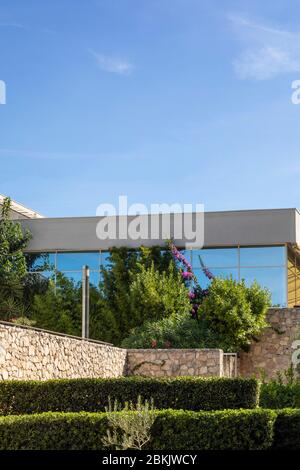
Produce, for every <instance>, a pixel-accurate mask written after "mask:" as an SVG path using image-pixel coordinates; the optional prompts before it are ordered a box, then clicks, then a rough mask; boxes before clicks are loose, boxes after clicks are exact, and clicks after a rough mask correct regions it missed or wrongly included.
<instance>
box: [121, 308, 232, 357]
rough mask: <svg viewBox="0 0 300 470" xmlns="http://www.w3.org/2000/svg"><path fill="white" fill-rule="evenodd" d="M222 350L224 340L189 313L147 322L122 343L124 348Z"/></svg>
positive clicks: (205, 323)
mask: <svg viewBox="0 0 300 470" xmlns="http://www.w3.org/2000/svg"><path fill="white" fill-rule="evenodd" d="M153 345H155V347H157V348H165V347H167V346H168V347H171V348H188V349H189V348H220V349H221V348H222V346H223V345H222V338H220V337H219V336H218V335H217V334H215V333H213V332H212V331H211V330H210V329H209V328H208V325H207V322H205V321H204V320H201V321H198V320H196V319H194V318H192V317H191V315H189V314H187V313H180V314H172V315H170V316H169V317H166V318H162V319H160V320H156V321H146V322H145V323H144V324H143V325H142V326H140V327H137V328H134V329H133V330H132V331H131V334H130V335H129V336H128V337H127V338H125V339H124V340H123V342H122V347H124V348H136V349H139V348H150V347H153Z"/></svg>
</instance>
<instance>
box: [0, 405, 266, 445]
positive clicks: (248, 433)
mask: <svg viewBox="0 0 300 470" xmlns="http://www.w3.org/2000/svg"><path fill="white" fill-rule="evenodd" d="M120 413H122V412H120ZM132 413H134V412H132ZM153 413H155V415H156V420H155V422H154V425H153V426H152V428H151V431H150V433H151V441H150V443H149V445H148V449H154V450H164V449H168V450H169V449H170V450H181V449H185V450H204V449H206V450H209V449H211V450H213V449H267V448H269V447H270V446H271V443H272V431H273V422H274V418H275V413H273V412H271V411H267V410H239V411H234V410H227V411H217V412H192V411H182V410H181V411H173V410H165V411H154V412H153ZM107 430H108V420H107V415H106V413H43V414H39V415H23V416H6V417H0V449H1V450H20V449H21V450H86V449H89V450H101V449H104V444H103V438H104V437H105V435H106V434H107Z"/></svg>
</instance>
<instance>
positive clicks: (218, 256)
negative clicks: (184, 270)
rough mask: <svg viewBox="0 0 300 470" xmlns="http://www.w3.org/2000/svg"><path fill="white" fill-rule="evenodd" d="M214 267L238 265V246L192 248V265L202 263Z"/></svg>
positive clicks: (196, 266)
mask: <svg viewBox="0 0 300 470" xmlns="http://www.w3.org/2000/svg"><path fill="white" fill-rule="evenodd" d="M203 264H204V265H205V266H206V267H209V268H212V267H216V268H220V267H234V266H238V249H237V248H216V249H214V248H209V249H202V250H192V265H193V266H194V267H195V268H199V267H202V265H203Z"/></svg>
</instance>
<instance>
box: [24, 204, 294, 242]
mask: <svg viewBox="0 0 300 470" xmlns="http://www.w3.org/2000/svg"><path fill="white" fill-rule="evenodd" d="M296 216H297V220H298V219H299V214H298V212H297V211H296V210H295V209H273V210H252V211H228V212H206V213H205V214H204V246H206V247H210V246H232V245H270V244H283V243H291V244H295V243H297V241H298V240H299V239H300V233H298V232H299V231H300V223H296ZM162 217H163V218H164V219H166V217H168V216H167V215H163V216H160V218H159V222H158V220H157V221H156V223H160V224H162V222H161V221H162ZM100 220H101V217H68V218H50V219H48V218H44V219H32V220H23V221H22V222H21V223H22V225H23V226H24V227H26V228H29V229H30V231H31V232H32V234H33V238H32V240H31V242H30V244H29V247H28V249H29V250H30V251H51V250H53V251H55V250H58V251H59V250H69V251H72V250H82V251H85V250H100V249H101V250H106V249H108V248H110V247H111V246H127V247H137V246H139V245H140V244H141V243H142V244H144V245H145V246H151V245H153V244H156V245H163V244H164V240H165V238H166V237H163V234H162V233H161V234H160V236H159V238H158V239H156V240H154V239H151V238H149V240H143V241H142V242H141V240H129V239H124V240H99V239H98V238H97V236H96V227H97V223H98V222H99V221H100ZM131 220H132V217H129V218H128V221H129V222H130V221H131ZM171 220H172V218H171ZM299 220H300V219H299ZM171 225H172V224H171ZM175 225H176V223H175V222H174V226H175ZM150 226H151V223H149V232H150ZM174 226H172V227H173V230H172V231H171V236H170V237H167V238H172V237H173V235H174V230H175V227H174ZM174 241H175V243H176V245H177V246H179V247H184V246H186V244H189V243H188V242H189V241H188V240H186V239H185V237H184V236H182V237H181V238H180V239H178V237H176V236H175V235H174Z"/></svg>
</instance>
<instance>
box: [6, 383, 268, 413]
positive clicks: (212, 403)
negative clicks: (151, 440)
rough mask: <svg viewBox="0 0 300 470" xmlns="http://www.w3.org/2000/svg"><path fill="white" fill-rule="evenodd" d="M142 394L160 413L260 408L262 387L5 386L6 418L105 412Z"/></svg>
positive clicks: (174, 385) (53, 384)
mask: <svg viewBox="0 0 300 470" xmlns="http://www.w3.org/2000/svg"><path fill="white" fill-rule="evenodd" d="M139 395H141V397H142V398H143V399H144V400H145V399H147V400H149V399H151V398H153V400H154V406H155V407H156V408H159V409H166V408H173V409H186V410H195V411H198V410H222V409H227V408H228V409H229V408H230V409H238V408H255V407H256V406H257V403H258V395H259V384H258V382H257V380H255V379H241V378H237V379H227V378H202V377H178V378H161V379H153V378H146V377H145V378H143V377H122V378H116V379H74V380H69V379H66V380H49V381H41V382H38V381H36V382H33V381H0V413H1V414H23V413H42V412H46V411H64V412H73V411H74V412H78V411H89V412H96V411H104V410H105V407H106V406H107V405H108V397H110V398H111V400H118V402H119V403H121V404H124V403H125V402H126V401H132V402H137V399H138V396H139Z"/></svg>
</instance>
